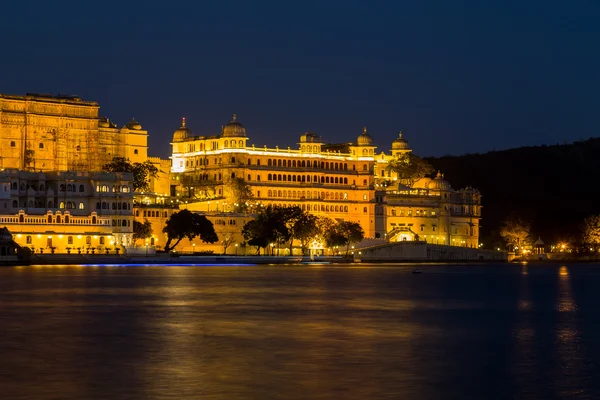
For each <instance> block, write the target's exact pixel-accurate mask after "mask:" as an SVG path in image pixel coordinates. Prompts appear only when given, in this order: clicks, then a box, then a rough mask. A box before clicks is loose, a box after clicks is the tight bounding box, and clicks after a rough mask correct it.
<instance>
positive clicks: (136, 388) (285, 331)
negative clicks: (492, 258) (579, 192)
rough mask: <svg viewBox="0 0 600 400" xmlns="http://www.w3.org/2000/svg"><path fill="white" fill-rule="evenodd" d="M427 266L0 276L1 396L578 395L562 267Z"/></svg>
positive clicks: (571, 310)
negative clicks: (417, 269) (417, 272)
mask: <svg viewBox="0 0 600 400" xmlns="http://www.w3.org/2000/svg"><path fill="white" fill-rule="evenodd" d="M426 268H427V269H426V271H425V273H423V274H422V275H419V276H415V275H413V274H411V271H412V267H410V266H407V267H389V266H387V267H383V266H378V267H377V268H351V267H350V268H344V267H340V266H336V267H335V268H327V267H325V268H322V267H320V268H306V267H285V268H277V267H253V268H249V267H243V268H241V267H240V268H237V267H227V268H207V267H202V268H189V267H181V268H180V267H169V268H160V267H156V268H155V267H147V268H146V267H136V268H119V267H109V268H106V267H93V268H88V267H52V268H49V267H43V268H32V269H18V268H15V269H2V270H0V324H1V325H0V326H2V328H3V329H2V330H0V352H1V353H0V354H2V361H3V363H2V367H0V368H2V369H3V370H2V373H0V387H2V389H3V395H4V398H7V399H25V398H31V399H39V400H48V399H55V398H85V399H107V398H110V399H117V400H120V399H137V398H140V399H141V398H143V399H167V398H177V399H196V398H207V399H247V398H260V399H276V398H286V399H305V398H310V399H340V398H344V399H350V400H351V399H371V398H373V399H375V398H376V399H398V398H402V399H440V398H457V399H471V398H472V399H491V398H526V399H547V398H552V397H554V388H556V393H557V395H561V396H562V395H569V394H573V393H575V387H578V388H579V390H584V391H585V390H587V389H589V385H590V384H589V378H590V377H591V376H592V375H591V372H590V370H589V368H586V367H585V365H587V364H586V362H587V361H586V362H584V361H583V360H584V358H585V357H586V356H588V355H587V351H585V348H583V347H582V346H581V337H582V332H583V331H582V329H583V328H582V327H581V321H580V320H579V319H578V317H577V316H578V309H579V308H578V307H579V306H578V304H577V303H576V302H575V297H574V293H573V288H572V285H571V282H570V279H571V275H570V271H569V270H566V272H567V274H566V275H564V274H563V273H561V272H560V271H562V270H559V275H558V279H559V283H558V285H557V286H555V287H554V288H555V289H556V292H554V291H549V290H548V287H549V286H551V285H546V284H545V282H546V281H545V279H548V280H549V282H555V281H556V279H557V275H556V270H551V269H540V268H538V267H536V266H533V265H528V266H523V267H521V268H520V269H511V268H513V267H507V266H499V267H494V266H485V267H474V266H444V265H438V266H427V267H426ZM524 271H526V272H527V273H524ZM538 279H541V281H538ZM565 282H566V283H567V284H566V285H565ZM555 295H556V296H555ZM550 298H551V299H552V301H548V299H550ZM555 307H556V308H555ZM548 312H549V313H548ZM512 327H514V330H513V331H511V328H512ZM555 328H556V329H555ZM594 332H596V333H599V334H600V332H598V331H594ZM546 337H550V338H551V340H550V342H548V343H547V342H546V339H545V338H546ZM574 344H577V345H574ZM573 346H575V347H573ZM507 349H510V350H512V351H510V357H507ZM573 357H575V358H573ZM577 357H579V358H577ZM564 368H568V371H572V372H573V374H574V375H573V376H571V375H569V374H566V377H563V376H565V374H564V373H563V372H564V371H563V369H564ZM547 382H552V385H553V386H551V385H549V384H547ZM554 382H556V383H554ZM540 388H541V389H540Z"/></svg>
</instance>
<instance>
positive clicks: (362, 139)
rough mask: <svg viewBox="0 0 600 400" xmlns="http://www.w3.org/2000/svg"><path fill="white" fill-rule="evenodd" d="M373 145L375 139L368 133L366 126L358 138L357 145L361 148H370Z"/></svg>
mask: <svg viewBox="0 0 600 400" xmlns="http://www.w3.org/2000/svg"><path fill="white" fill-rule="evenodd" d="M372 143H373V138H372V137H371V135H369V134H368V133H367V127H366V126H365V127H364V128H363V131H362V133H361V134H360V135H358V138H356V144H358V145H359V146H370V145H371V144H372Z"/></svg>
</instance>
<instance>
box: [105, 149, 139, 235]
mask: <svg viewBox="0 0 600 400" xmlns="http://www.w3.org/2000/svg"><path fill="white" fill-rule="evenodd" d="M133 154H138V149H135V150H134V151H133ZM102 239H104V238H102Z"/></svg>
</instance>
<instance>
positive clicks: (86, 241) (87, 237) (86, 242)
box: [85, 236, 92, 244]
mask: <svg viewBox="0 0 600 400" xmlns="http://www.w3.org/2000/svg"><path fill="white" fill-rule="evenodd" d="M85 244H92V237H91V236H86V238H85Z"/></svg>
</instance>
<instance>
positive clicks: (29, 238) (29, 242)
mask: <svg viewBox="0 0 600 400" xmlns="http://www.w3.org/2000/svg"><path fill="white" fill-rule="evenodd" d="M25 241H26V242H27V244H31V242H32V240H31V236H27V238H26V239H25Z"/></svg>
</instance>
